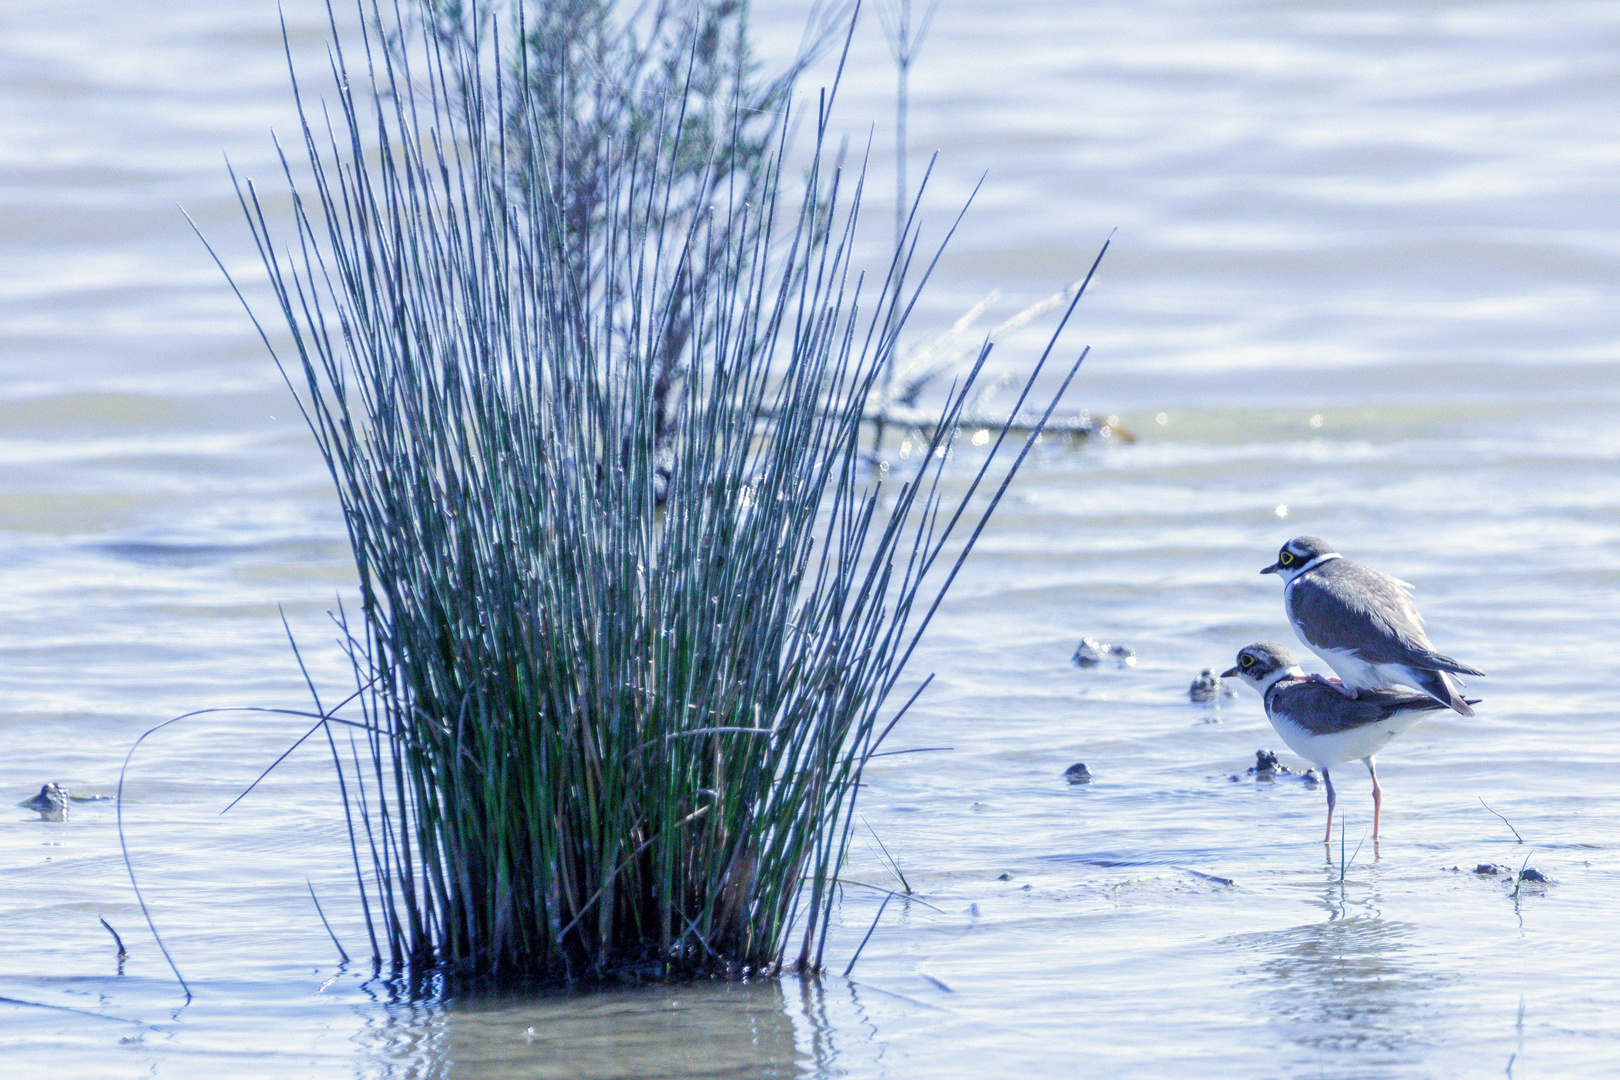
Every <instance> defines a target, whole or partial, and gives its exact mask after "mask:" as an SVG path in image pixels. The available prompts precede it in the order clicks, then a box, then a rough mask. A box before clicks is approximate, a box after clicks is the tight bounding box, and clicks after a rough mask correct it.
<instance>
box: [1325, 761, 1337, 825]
mask: <svg viewBox="0 0 1620 1080" xmlns="http://www.w3.org/2000/svg"><path fill="white" fill-rule="evenodd" d="M1322 783H1324V784H1326V785H1327V797H1328V820H1327V831H1326V832H1324V833H1323V834H1322V843H1324V844H1331V843H1333V804H1334V803H1335V802H1336V801H1337V800H1336V799H1334V797H1333V777H1331V776H1329V775H1328V771H1327V766H1326V765H1324V766H1322Z"/></svg>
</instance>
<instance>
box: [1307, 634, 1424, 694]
mask: <svg viewBox="0 0 1620 1080" xmlns="http://www.w3.org/2000/svg"><path fill="white" fill-rule="evenodd" d="M1300 640H1301V641H1305V639H1304V637H1303V636H1302V637H1301V638H1300ZM1305 644H1306V645H1307V646H1309V647H1310V650H1311V651H1312V652H1314V653H1315V654H1316V655H1317V656H1320V657H1321V658H1322V662H1323V663H1325V664H1326V665H1327V666H1328V667H1330V668H1332V669H1333V673H1334V674H1335V675H1337V676H1338V677H1339V678H1341V679H1343V680H1344V684H1345V685H1346V686H1353V687H1355V688H1356V689H1358V690H1386V689H1388V688H1390V687H1392V686H1408V685H1410V684H1409V683H1408V682H1407V681H1406V678H1402V676H1404V675H1405V674H1406V672H1405V669H1404V668H1401V667H1400V666H1399V665H1396V664H1370V663H1368V662H1367V661H1365V660H1363V659H1362V658H1361V657H1359V656H1357V655H1356V654H1355V653H1353V652H1351V651H1350V650H1349V649H1318V648H1316V646H1314V645H1311V644H1310V642H1308V641H1307V642H1305ZM1412 689H1414V690H1417V689H1419V687H1417V686H1412Z"/></svg>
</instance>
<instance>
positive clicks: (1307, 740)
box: [1269, 713, 1422, 768]
mask: <svg viewBox="0 0 1620 1080" xmlns="http://www.w3.org/2000/svg"><path fill="white" fill-rule="evenodd" d="M1269 719H1270V720H1271V726H1272V727H1274V728H1276V729H1277V734H1278V735H1280V736H1282V741H1283V742H1285V743H1287V744H1288V749H1290V750H1292V751H1293V752H1294V753H1296V754H1298V755H1299V756H1300V757H1302V758H1304V759H1305V760H1306V761H1309V762H1310V763H1311V764H1313V765H1315V766H1317V767H1318V768H1325V767H1326V766H1329V765H1338V764H1340V763H1342V762H1346V761H1360V760H1361V759H1362V758H1366V757H1372V756H1373V755H1374V754H1376V753H1378V752H1379V751H1380V750H1382V749H1383V748H1384V747H1386V746H1388V745H1389V741H1390V740H1391V739H1393V738H1394V737H1395V736H1397V735H1399V734H1400V733H1401V732H1403V731H1405V730H1406V729H1407V728H1409V727H1412V726H1413V725H1414V724H1416V723H1417V722H1418V721H1419V720H1421V719H1422V714H1420V713H1412V714H1407V715H1400V716H1395V717H1391V718H1390V719H1388V720H1384V721H1382V722H1380V723H1377V724H1365V725H1363V726H1361V727H1358V728H1351V729H1349V730H1348V731H1336V732H1333V733H1331V734H1327V735H1318V734H1315V733H1314V732H1312V731H1310V730H1309V729H1307V728H1305V727H1303V726H1301V725H1299V724H1296V723H1294V722H1293V721H1292V720H1289V719H1288V718H1287V717H1284V716H1272V717H1270V718H1269Z"/></svg>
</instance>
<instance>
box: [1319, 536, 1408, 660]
mask: <svg viewBox="0 0 1620 1080" xmlns="http://www.w3.org/2000/svg"><path fill="white" fill-rule="evenodd" d="M1288 603H1289V613H1290V614H1291V615H1292V616H1293V618H1294V623H1295V625H1297V626H1298V627H1299V628H1300V633H1301V634H1302V635H1303V636H1304V638H1305V640H1306V642H1308V643H1309V644H1310V645H1312V646H1313V647H1315V648H1318V649H1346V650H1349V651H1352V652H1354V653H1355V654H1356V655H1357V656H1359V657H1360V658H1361V659H1363V660H1365V661H1367V662H1368V663H1372V664H1390V663H1407V662H1409V661H1411V660H1412V659H1413V654H1418V655H1420V656H1421V655H1426V654H1428V653H1432V652H1433V651H1434V646H1432V645H1431V644H1429V638H1428V635H1426V634H1425V633H1424V632H1423V616H1421V615H1419V614H1418V610H1417V606H1416V605H1415V604H1413V603H1412V599H1411V597H1409V596H1407V595H1406V589H1405V588H1403V587H1402V585H1401V582H1399V581H1397V580H1396V579H1395V578H1392V577H1390V576H1389V575H1388V574H1381V573H1379V572H1378V571H1377V570H1370V569H1368V568H1367V567H1365V566H1359V565H1357V564H1356V563H1351V562H1343V561H1341V560H1337V559H1335V560H1334V561H1332V562H1330V563H1327V564H1325V565H1324V566H1323V567H1322V568H1321V569H1320V570H1316V571H1312V572H1311V573H1310V574H1308V575H1307V577H1306V578H1305V580H1302V581H1300V582H1299V584H1298V586H1297V587H1295V588H1293V589H1290V590H1289V597H1288Z"/></svg>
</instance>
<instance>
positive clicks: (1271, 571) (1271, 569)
mask: <svg viewBox="0 0 1620 1080" xmlns="http://www.w3.org/2000/svg"><path fill="white" fill-rule="evenodd" d="M1279 569H1281V567H1279V566H1278V565H1277V564H1276V563H1272V564H1271V565H1270V566H1268V567H1266V568H1265V569H1264V570H1262V571H1260V572H1261V573H1262V574H1275V573H1276V572H1277V571H1278V570H1279Z"/></svg>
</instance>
